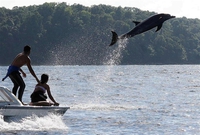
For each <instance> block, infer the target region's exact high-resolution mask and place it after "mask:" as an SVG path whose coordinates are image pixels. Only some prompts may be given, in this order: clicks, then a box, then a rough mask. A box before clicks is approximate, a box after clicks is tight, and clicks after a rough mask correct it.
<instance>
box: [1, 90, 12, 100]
mask: <svg viewBox="0 0 200 135" xmlns="http://www.w3.org/2000/svg"><path fill="white" fill-rule="evenodd" d="M0 102H13V101H12V99H11V98H10V96H9V95H8V94H7V93H6V92H5V91H4V90H2V89H0Z"/></svg>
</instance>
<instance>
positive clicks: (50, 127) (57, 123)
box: [0, 114, 68, 133]
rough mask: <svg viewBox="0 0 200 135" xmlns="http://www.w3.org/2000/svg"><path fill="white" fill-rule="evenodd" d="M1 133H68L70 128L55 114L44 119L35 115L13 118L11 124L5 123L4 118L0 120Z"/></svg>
mask: <svg viewBox="0 0 200 135" xmlns="http://www.w3.org/2000/svg"><path fill="white" fill-rule="evenodd" d="M0 131H1V133H19V132H21V133H24V132H27V131H28V132H35V131H40V132H44V131H46V132H51V133H52V132H54V133H56V132H58V131H59V132H61V131H62V132H67V131H68V127H67V126H66V125H65V123H64V122H63V120H62V116H58V115H55V114H49V115H47V116H44V117H38V116H35V115H32V116H29V117H25V118H21V119H19V118H17V117H13V118H11V119H10V120H9V122H6V121H4V119H3V118H1V119H0Z"/></svg>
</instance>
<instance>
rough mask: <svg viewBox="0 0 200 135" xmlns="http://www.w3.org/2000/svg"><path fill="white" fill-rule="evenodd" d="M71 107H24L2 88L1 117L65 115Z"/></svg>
mask: <svg viewBox="0 0 200 135" xmlns="http://www.w3.org/2000/svg"><path fill="white" fill-rule="evenodd" d="M69 108H70V107H60V106H31V105H23V104H22V103H21V102H20V101H19V100H18V99H17V98H16V96H15V95H14V94H13V93H12V92H11V91H10V90H9V89H8V88H6V87H0V115H2V116H4V117H12V116H20V117H24V116H31V115H36V116H39V117H40V116H45V115H48V114H58V115H64V113H65V112H66V111H67V110H68V109H69Z"/></svg>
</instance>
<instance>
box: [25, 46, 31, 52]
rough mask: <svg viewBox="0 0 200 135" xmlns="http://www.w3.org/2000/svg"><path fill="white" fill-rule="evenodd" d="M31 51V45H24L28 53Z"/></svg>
mask: <svg viewBox="0 0 200 135" xmlns="http://www.w3.org/2000/svg"><path fill="white" fill-rule="evenodd" d="M30 51H31V47H30V46H28V45H26V46H24V52H25V53H27V52H30Z"/></svg>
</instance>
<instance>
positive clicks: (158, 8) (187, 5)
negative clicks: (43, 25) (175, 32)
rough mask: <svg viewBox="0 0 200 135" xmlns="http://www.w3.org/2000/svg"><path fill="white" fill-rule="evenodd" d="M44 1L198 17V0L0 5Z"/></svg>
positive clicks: (11, 0) (10, 0)
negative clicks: (128, 8)
mask: <svg viewBox="0 0 200 135" xmlns="http://www.w3.org/2000/svg"><path fill="white" fill-rule="evenodd" d="M45 2H67V4H69V5H73V4H74V3H76V4H81V5H84V6H91V5H99V4H106V5H111V6H116V7H118V6H121V7H136V8H139V9H141V10H148V11H154V12H157V13H169V14H171V15H175V16H176V17H183V16H184V17H187V18H199V19H200V4H199V3H200V1H199V0H0V7H6V8H9V9H12V8H13V7H14V6H29V5H41V4H43V3H45Z"/></svg>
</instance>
